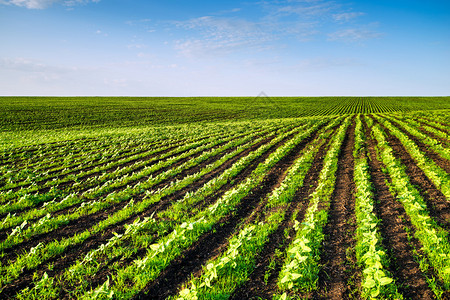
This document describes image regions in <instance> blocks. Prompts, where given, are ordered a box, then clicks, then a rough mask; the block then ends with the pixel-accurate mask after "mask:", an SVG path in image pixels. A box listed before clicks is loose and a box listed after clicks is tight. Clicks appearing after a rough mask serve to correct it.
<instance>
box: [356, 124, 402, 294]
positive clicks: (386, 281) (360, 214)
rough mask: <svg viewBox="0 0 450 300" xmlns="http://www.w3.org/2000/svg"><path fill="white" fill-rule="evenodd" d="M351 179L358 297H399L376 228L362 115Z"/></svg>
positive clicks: (358, 127)
mask: <svg viewBox="0 0 450 300" xmlns="http://www.w3.org/2000/svg"><path fill="white" fill-rule="evenodd" d="M353 157H354V159H355V167H354V182H355V186H356V193H355V214H356V223H357V229H356V246H355V250H356V251H355V252H356V258H357V261H358V265H359V266H360V267H361V270H362V274H363V279H362V283H361V298H363V299H402V295H400V294H399V293H398V289H397V285H396V284H395V281H394V280H393V278H392V274H391V273H390V272H389V271H388V267H389V257H388V256H387V254H386V250H385V249H384V247H383V245H382V238H381V235H380V233H379V232H378V230H379V226H378V224H379V223H380V220H379V219H378V218H377V216H376V215H375V212H374V204H375V203H374V193H373V185H372V182H371V178H370V171H369V164H368V153H367V149H366V137H365V134H364V130H363V126H362V122H361V117H360V116H358V117H357V118H356V127H355V147H354V150H353Z"/></svg>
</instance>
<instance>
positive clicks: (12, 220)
mask: <svg viewBox="0 0 450 300" xmlns="http://www.w3.org/2000/svg"><path fill="white" fill-rule="evenodd" d="M241 140H244V141H245V140H246V138H243V139H241ZM222 141H223V140H222V139H215V140H213V141H211V142H210V143H209V144H206V145H201V142H199V143H194V144H189V145H186V146H185V147H182V148H184V150H186V151H184V152H183V151H181V157H180V156H173V157H172V158H171V159H170V158H169V159H167V160H162V159H161V160H160V161H159V163H157V164H154V165H152V166H150V167H147V168H144V169H143V170H142V171H141V172H139V173H132V174H129V173H127V172H130V168H131V170H132V168H133V167H132V166H130V167H124V168H122V169H118V170H117V172H111V173H109V174H108V176H111V174H112V175H113V176H114V175H115V176H116V177H112V178H111V179H109V180H107V181H105V182H104V183H103V185H99V186H97V187H96V188H94V189H91V190H90V193H89V192H85V193H83V194H81V195H77V194H76V193H71V194H68V195H66V197H64V198H63V199H62V200H60V201H58V199H53V197H54V194H53V193H52V191H50V192H49V193H47V194H45V195H33V194H31V195H30V194H28V195H25V196H22V197H20V198H19V199H18V201H17V202H13V203H9V204H7V205H3V206H1V207H0V211H1V212H2V213H3V214H5V213H7V212H9V213H8V215H7V216H6V217H5V218H4V219H3V220H2V223H1V224H0V229H2V230H5V229H8V228H11V227H13V226H18V224H23V222H25V221H29V220H32V219H36V218H39V217H43V216H46V215H47V214H49V213H52V212H55V211H58V210H61V209H64V208H66V207H70V206H73V205H76V204H79V203H84V202H85V200H86V199H96V198H97V197H101V196H102V195H104V194H107V193H108V192H109V191H112V190H114V189H115V188H117V187H120V186H123V185H126V184H127V183H129V182H132V181H133V180H137V179H139V178H143V177H144V176H146V175H147V176H148V175H150V174H151V173H154V172H156V171H158V170H160V169H162V168H165V167H169V166H170V165H171V164H173V163H174V162H176V161H178V160H181V159H183V158H187V157H189V156H190V155H193V154H195V153H199V152H201V151H204V150H207V149H209V148H211V147H213V146H215V145H216V144H218V143H220V142H222ZM227 145H228V146H230V145H231V144H227ZM219 149H220V148H219ZM178 152H179V151H177V153H178ZM207 153H209V152H205V153H204V154H207ZM158 158H161V157H156V158H155V159H158ZM185 166H186V167H189V166H190V165H189V164H185ZM122 171H124V172H125V173H124V174H125V175H123V176H120V174H121V172H122ZM127 174H128V175H127ZM164 175H167V174H166V173H162V174H160V176H159V177H160V180H156V181H155V179H157V178H158V177H155V178H154V180H153V181H154V183H155V184H156V183H158V182H160V181H161V180H163V178H164V177H165V176H164ZM36 197H38V200H39V201H44V199H45V200H48V199H52V200H51V201H46V202H44V205H43V206H41V207H38V208H35V209H32V210H27V211H25V212H24V213H22V214H19V215H15V214H14V213H13V214H11V212H14V211H15V210H23V209H25V208H32V207H34V206H36V205H37V203H36V202H37V201H36V200H37V199H36ZM21 226H22V225H21ZM23 226H25V225H23Z"/></svg>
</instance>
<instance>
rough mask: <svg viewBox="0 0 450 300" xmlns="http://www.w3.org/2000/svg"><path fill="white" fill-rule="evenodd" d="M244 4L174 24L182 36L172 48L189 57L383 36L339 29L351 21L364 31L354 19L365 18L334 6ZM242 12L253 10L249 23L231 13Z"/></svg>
mask: <svg viewBox="0 0 450 300" xmlns="http://www.w3.org/2000/svg"><path fill="white" fill-rule="evenodd" d="M246 5H247V6H244V8H240V9H233V10H230V11H228V12H227V13H224V12H221V13H220V14H211V15H208V16H202V17H198V18H193V19H189V20H183V21H176V22H172V23H171V24H172V25H175V28H176V29H178V30H184V32H183V36H185V38H183V39H177V40H176V41H175V49H176V50H177V51H179V53H181V54H182V55H185V56H189V57H194V56H204V55H213V56H214V55H218V54H221V55H226V54H230V53H233V52H235V51H243V50H251V51H254V50H257V51H262V50H266V49H274V47H282V46H283V45H285V44H290V43H292V42H296V41H297V42H307V41H310V40H313V39H322V40H328V41H342V42H355V41H361V40H367V39H371V38H376V37H379V36H381V34H379V33H377V32H376V31H374V30H368V29H348V28H340V27H342V26H343V25H344V24H346V23H349V22H350V21H354V22H351V24H353V25H355V27H356V26H358V25H359V26H360V27H363V25H360V24H358V23H360V22H357V21H356V19H357V18H358V17H362V16H364V15H365V13H363V12H354V11H352V8H351V7H347V8H344V5H342V4H340V3H337V2H336V1H329V0H271V1H260V2H256V3H252V4H246ZM246 9H247V10H248V9H252V10H253V13H252V17H251V18H249V17H247V18H243V17H242V15H236V14H235V13H236V12H240V11H243V12H245V10H246ZM330 28H331V29H330ZM172 29H173V28H172ZM330 30H335V32H330Z"/></svg>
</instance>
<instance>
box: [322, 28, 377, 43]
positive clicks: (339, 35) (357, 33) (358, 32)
mask: <svg viewBox="0 0 450 300" xmlns="http://www.w3.org/2000/svg"><path fill="white" fill-rule="evenodd" d="M381 36H382V34H381V33H379V32H376V31H373V30H369V29H361V28H349V29H343V30H339V31H336V32H333V33H330V34H328V40H329V41H341V42H361V41H365V40H369V39H374V38H379V37H381Z"/></svg>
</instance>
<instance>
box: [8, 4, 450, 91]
mask: <svg viewBox="0 0 450 300" xmlns="http://www.w3.org/2000/svg"><path fill="white" fill-rule="evenodd" d="M0 37H1V46H0V95H112V96H120V95H129V96H255V95H258V94H259V93H260V92H261V91H264V92H265V93H266V94H268V95H269V96H275V95H280V96H322V95H336V96H345V95H355V96H357V95H393V96H395V95H399V96H401V95H450V75H449V74H450V71H449V70H450V1H448V0H427V1H416V0H390V1H388V0H377V1H362V0H353V1H346V0H330V1H328V0H267V1H265V0H260V1H249V0H242V1H237V0H231V1H204V0H202V1H200V0H191V1H182V0H165V1H152V0H149V1H143V0H0Z"/></svg>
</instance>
